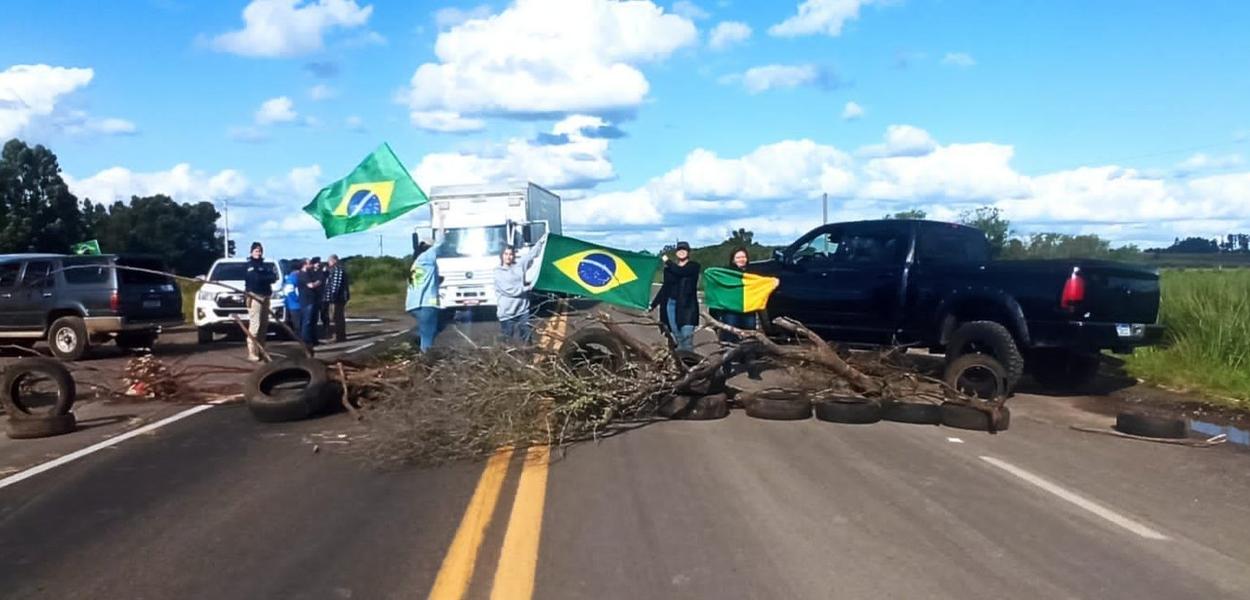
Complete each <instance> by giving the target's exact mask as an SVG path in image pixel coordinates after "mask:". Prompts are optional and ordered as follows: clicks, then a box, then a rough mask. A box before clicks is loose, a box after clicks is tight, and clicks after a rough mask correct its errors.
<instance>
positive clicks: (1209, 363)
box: [1128, 269, 1250, 408]
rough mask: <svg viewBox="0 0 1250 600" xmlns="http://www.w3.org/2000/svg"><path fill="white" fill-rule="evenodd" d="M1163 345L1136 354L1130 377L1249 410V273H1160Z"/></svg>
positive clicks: (1231, 271)
mask: <svg viewBox="0 0 1250 600" xmlns="http://www.w3.org/2000/svg"><path fill="white" fill-rule="evenodd" d="M1162 290H1163V303H1162V306H1161V308H1160V319H1161V322H1162V323H1163V325H1165V326H1166V327H1167V334H1166V338H1165V340H1166V341H1165V344H1164V345H1163V346H1160V347H1157V348H1144V349H1141V350H1138V351H1137V352H1136V353H1135V354H1133V355H1132V356H1130V357H1129V358H1128V368H1129V372H1130V373H1132V374H1133V375H1134V376H1137V377H1140V378H1142V379H1144V380H1146V381H1148V382H1150V383H1154V384H1160V385H1165V386H1168V387H1178V388H1184V389H1192V390H1194V391H1198V392H1202V393H1204V394H1206V395H1209V396H1213V397H1214V399H1215V400H1216V401H1217V403H1220V404H1228V405H1234V406H1238V407H1240V408H1250V270H1243V269H1237V270H1223V271H1216V270H1178V271H1164V272H1163V273H1162Z"/></svg>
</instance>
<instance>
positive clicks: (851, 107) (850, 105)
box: [842, 102, 864, 121]
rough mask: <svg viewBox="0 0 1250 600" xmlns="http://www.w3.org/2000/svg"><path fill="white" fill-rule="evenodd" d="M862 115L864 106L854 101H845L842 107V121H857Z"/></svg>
mask: <svg viewBox="0 0 1250 600" xmlns="http://www.w3.org/2000/svg"><path fill="white" fill-rule="evenodd" d="M863 117H864V107H862V106H860V105H859V104H858V103H856V102H847V103H846V106H844V107H842V120H843V121H857V120H859V119H862V118H863Z"/></svg>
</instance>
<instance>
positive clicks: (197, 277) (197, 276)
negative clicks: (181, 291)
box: [195, 274, 208, 281]
mask: <svg viewBox="0 0 1250 600" xmlns="http://www.w3.org/2000/svg"><path fill="white" fill-rule="evenodd" d="M195 278H196V279H198V280H200V281H208V275H207V274H205V275H196V276H195Z"/></svg>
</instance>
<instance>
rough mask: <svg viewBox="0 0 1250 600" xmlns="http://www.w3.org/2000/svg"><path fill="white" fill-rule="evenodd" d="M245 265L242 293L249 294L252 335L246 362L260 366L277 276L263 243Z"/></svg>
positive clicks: (251, 254) (257, 244)
mask: <svg viewBox="0 0 1250 600" xmlns="http://www.w3.org/2000/svg"><path fill="white" fill-rule="evenodd" d="M245 264H246V265H247V270H246V271H245V272H244V275H243V291H245V292H247V301H246V304H247V326H248V332H250V333H251V334H252V335H251V336H249V337H248V339H247V359H248V360H250V361H252V362H260V361H261V360H262V356H261V355H262V354H263V353H264V349H265V336H266V335H267V334H268V333H269V299H270V298H271V297H272V296H273V284H274V282H275V281H277V280H278V274H277V273H275V272H274V271H273V269H272V268H271V267H270V266H269V263H267V262H265V247H264V246H262V245H261V243H260V242H252V249H251V252H250V255H249V256H248V257H247V263H245Z"/></svg>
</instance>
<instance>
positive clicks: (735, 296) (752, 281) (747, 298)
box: [703, 267, 781, 313]
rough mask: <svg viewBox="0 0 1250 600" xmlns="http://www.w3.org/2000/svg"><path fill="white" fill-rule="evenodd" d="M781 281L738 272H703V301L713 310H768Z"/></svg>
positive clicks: (709, 270) (731, 270) (745, 311)
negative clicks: (770, 298) (765, 308)
mask: <svg viewBox="0 0 1250 600" xmlns="http://www.w3.org/2000/svg"><path fill="white" fill-rule="evenodd" d="M779 283H781V280H779V279H777V278H776V277H765V276H763V275H756V274H754V273H743V272H742V271H737V270H734V269H722V268H720V267H711V268H708V269H704V270H703V299H704V302H705V303H706V304H707V307H708V308H710V309H713V310H729V311H733V312H740V313H749V312H755V311H758V310H764V307H765V306H767V305H768V297H769V296H770V295H772V293H773V290H775V289H777V284H779Z"/></svg>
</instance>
